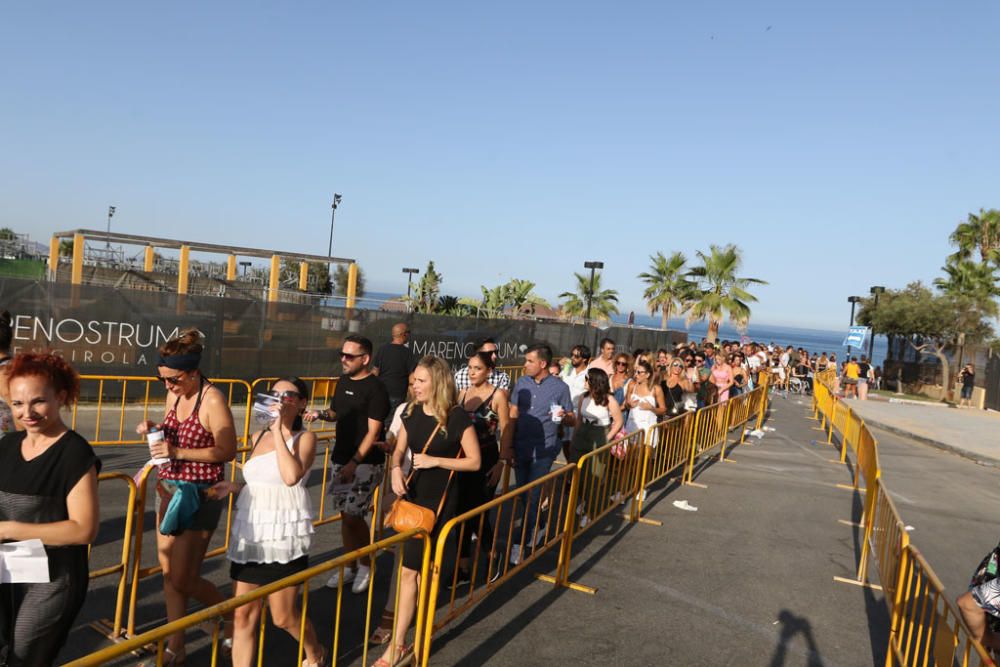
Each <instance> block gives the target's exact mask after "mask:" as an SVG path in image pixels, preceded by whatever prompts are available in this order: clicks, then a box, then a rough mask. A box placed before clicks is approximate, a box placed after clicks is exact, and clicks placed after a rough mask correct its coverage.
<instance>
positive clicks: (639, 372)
mask: <svg viewBox="0 0 1000 667" xmlns="http://www.w3.org/2000/svg"><path fill="white" fill-rule="evenodd" d="M647 373H649V371H647V370H646V369H645V368H637V369H635V374H636V375H646V374H647Z"/></svg>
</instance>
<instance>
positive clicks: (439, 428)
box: [406, 424, 450, 486]
mask: <svg viewBox="0 0 1000 667" xmlns="http://www.w3.org/2000/svg"><path fill="white" fill-rule="evenodd" d="M440 430H441V424H438V425H437V426H435V427H434V430H433V431H431V437H429V438H427V442H425V443H424V448H423V449H422V450H420V453H421V454H424V453H426V452H427V448H428V447H430V446H431V441H432V440H433V439H434V436H436V435H437V434H438V431H440ZM416 472H417V469H416V467H414V468H413V469H411V470H410V474H409V475H407V477H406V486H410V480H411V479H413V475H415V474H416ZM449 481H450V480H449Z"/></svg>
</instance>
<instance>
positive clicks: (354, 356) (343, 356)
mask: <svg viewBox="0 0 1000 667" xmlns="http://www.w3.org/2000/svg"><path fill="white" fill-rule="evenodd" d="M363 356H365V355H364V353H363V352H362V353H361V354H351V353H349V352H341V353H340V358H341V359H350V360H351V361H354V360H355V359H360V358H361V357H363Z"/></svg>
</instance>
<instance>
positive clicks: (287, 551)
mask: <svg viewBox="0 0 1000 667" xmlns="http://www.w3.org/2000/svg"><path fill="white" fill-rule="evenodd" d="M302 433H303V432H302V431H299V432H298V433H295V434H294V435H292V437H291V438H289V439H288V440H287V441H285V445H286V446H287V447H288V449H289V451H293V448H294V446H295V441H296V439H298V437H299V436H300V435H302ZM277 456H278V453H277V452H274V451H272V452H268V453H267V454H260V455H258V456H254V457H252V458H251V459H250V460H249V461H247V462H246V464H244V466H243V479H244V480H245V481H246V486H245V487H243V490H242V491H241V492H240V495H239V497H238V498H237V499H236V512H235V513H234V515H233V527H232V531H231V533H230V539H229V553H228V554H227V556H228V557H229V560H231V561H234V562H236V563H288V562H290V561H293V560H295V559H296V558H299V557H301V556H305V555H307V554H308V553H309V547H310V545H311V543H312V534H313V525H312V503H311V501H310V500H309V494H308V492H307V491H306V481H307V478H308V477H309V475H308V474H306V475H303V476H302V479H300V480H299V481H298V482H297V483H296V484H293V485H292V486H288V485H287V484H285V482H284V481H283V480H282V479H281V472H280V471H279V469H278V461H277Z"/></svg>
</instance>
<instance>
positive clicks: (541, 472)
mask: <svg viewBox="0 0 1000 667" xmlns="http://www.w3.org/2000/svg"><path fill="white" fill-rule="evenodd" d="M555 460H556V455H555V454H553V455H552V456H546V457H545V458H539V459H534V460H532V459H528V460H527V461H522V460H520V459H518V461H517V465H516V466H515V467H514V479H515V481H517V485H518V486H525V485H527V484H531V483H532V482H534V481H535V480H536V479H538V478H540V477H544V476H545V475H547V474H549V471H550V470H552V464H553V463H554V462H555ZM542 486H544V485H541V486H536V487H535V488H533V489H532V490H531V492H530V493H529V494H528V496H529V498H528V512H527V514H526V515H525V517H524V521H525V525H527V530H526V531H525V533H524V534H525V535H527V539H528V542H529V544H530V543H531V540H532V531H533V530H534V527H535V516H536V515H537V514H538V500H539V497H540V496H541V492H542ZM540 528H542V527H541V526H540ZM513 542H514V544H520V543H521V531H520V530H518V531H515V534H514V539H513Z"/></svg>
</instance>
